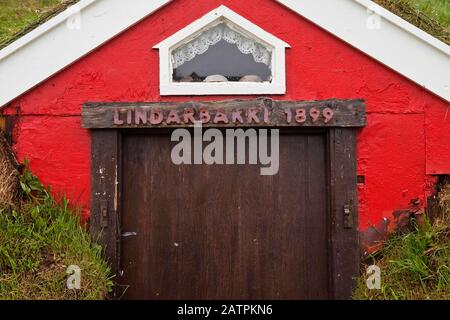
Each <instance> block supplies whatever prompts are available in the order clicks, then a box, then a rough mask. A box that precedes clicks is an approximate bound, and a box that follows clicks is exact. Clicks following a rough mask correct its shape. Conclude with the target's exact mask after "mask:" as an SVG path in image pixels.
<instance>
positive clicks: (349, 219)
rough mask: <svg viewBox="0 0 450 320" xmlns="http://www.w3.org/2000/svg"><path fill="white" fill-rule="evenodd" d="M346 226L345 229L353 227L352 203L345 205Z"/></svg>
mask: <svg viewBox="0 0 450 320" xmlns="http://www.w3.org/2000/svg"><path fill="white" fill-rule="evenodd" d="M344 228H345V229H352V228H353V213H352V206H350V205H345V206H344Z"/></svg>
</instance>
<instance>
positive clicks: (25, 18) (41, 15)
mask: <svg viewBox="0 0 450 320" xmlns="http://www.w3.org/2000/svg"><path fill="white" fill-rule="evenodd" d="M74 2H77V1H73V0H0V48H2V47H5V46H6V45H8V44H10V43H11V42H12V41H13V40H16V39H17V38H19V37H20V36H22V35H24V34H26V33H27V32H29V31H31V30H32V29H34V28H36V27H37V26H38V25H40V24H42V23H43V22H45V21H47V20H48V19H49V18H51V17H53V16H54V15H55V14H57V13H59V12H61V11H62V10H64V9H65V8H66V7H67V6H68V5H69V4H71V3H74Z"/></svg>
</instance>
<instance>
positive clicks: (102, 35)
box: [0, 0, 172, 108]
mask: <svg viewBox="0 0 450 320" xmlns="http://www.w3.org/2000/svg"><path fill="white" fill-rule="evenodd" d="M170 1H172V0H133V4H132V5H130V3H129V2H128V1H123V0H81V1H80V2H79V3H77V4H75V5H73V6H70V7H69V8H67V9H66V10H65V11H63V12H62V13H60V14H58V15H57V16H55V17H54V18H52V19H50V20H49V21H47V22H46V23H44V24H42V25H41V26H39V27H38V28H36V29H35V30H33V31H32V32H30V33H29V34H27V35H25V36H24V37H22V38H20V39H18V40H17V41H15V42H13V43H12V44H10V45H9V46H7V47H6V48H4V49H2V50H0V88H1V90H0V108H1V107H3V106H5V105H6V104H7V103H9V102H11V101H12V100H14V99H15V98H17V97H18V96H20V95H21V94H23V93H25V92H27V91H28V90H30V89H32V88H34V87H35V86H36V85H38V84H39V83H41V82H42V81H44V80H46V79H48V78H49V77H51V76H53V75H54V74H56V73H57V72H59V71H61V70H63V69H64V68H66V67H67V66H69V65H71V64H72V63H74V62H76V61H78V60H79V59H80V58H82V57H83V56H85V55H86V54H88V53H89V52H92V51H93V50H94V49H96V48H98V47H99V46H101V45H102V44H104V43H105V42H107V41H108V40H110V39H112V38H114V37H115V36H117V35H118V34H120V33H121V32H123V31H124V30H127V29H128V28H130V27H131V26H133V25H135V24H136V23H138V22H139V21H141V20H142V19H144V18H145V17H147V16H148V15H150V14H152V13H153V12H155V11H156V10H158V9H160V8H161V7H162V6H164V5H166V4H167V3H169V2H170ZM74 19H75V20H74ZM76 19H78V21H77V20H76ZM77 23H80V24H79V25H77Z"/></svg>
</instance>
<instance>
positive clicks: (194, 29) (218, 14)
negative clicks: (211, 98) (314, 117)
mask: <svg viewBox="0 0 450 320" xmlns="http://www.w3.org/2000/svg"><path fill="white" fill-rule="evenodd" d="M222 21H229V22H231V23H232V24H233V27H235V28H237V29H239V31H240V32H242V33H244V34H246V35H247V36H249V37H251V38H255V39H257V40H258V41H259V42H261V43H264V44H265V45H266V46H267V47H268V48H272V65H271V70H272V77H273V79H272V81H271V82H270V83H269V82H263V83H249V82H226V83H177V82H173V81H172V78H173V67H172V62H171V59H170V57H171V55H172V50H174V49H176V48H177V47H179V46H180V45H182V44H184V43H188V42H189V41H190V40H192V39H193V38H195V37H196V36H197V35H198V34H199V33H201V32H202V31H203V30H205V29H207V28H211V27H213V26H214V25H216V24H218V23H221V22H222ZM154 48H155V49H159V61H160V66H159V67H160V74H159V75H160V84H159V85H160V94H161V95H162V96H168V95H256V94H285V93H286V66H285V56H284V55H285V50H286V48H290V46H289V45H288V44H287V43H286V42H284V41H282V40H280V39H278V38H277V37H275V36H273V35H272V34H270V33H268V32H267V31H265V30H263V29H262V28H260V27H259V26H257V25H255V24H254V23H252V22H250V21H249V20H247V19H245V18H244V17H242V16H240V15H238V14H237V13H235V12H234V11H232V10H230V9H228V8H227V7H225V6H223V5H222V6H220V7H218V8H217V9H214V10H212V11H211V12H209V13H207V14H206V15H204V16H203V17H201V18H200V19H198V20H196V21H194V22H192V23H191V24H189V25H188V26H187V27H185V28H183V29H181V30H180V31H178V32H176V33H175V34H173V35H172V36H170V37H168V38H167V39H165V40H164V41H162V42H161V43H159V44H157V45H156V46H154Z"/></svg>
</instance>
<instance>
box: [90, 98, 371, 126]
mask: <svg viewBox="0 0 450 320" xmlns="http://www.w3.org/2000/svg"><path fill="white" fill-rule="evenodd" d="M199 122H200V123H201V124H202V125H203V126H204V127H363V126H365V124H366V112H365V104H364V101H362V100H326V101H275V100H271V99H266V98H261V99H255V100H229V101H222V102H181V103H179V102H174V103H170V102H160V103H87V104H85V105H84V106H83V121H82V124H83V127H84V128H97V129H100V128H169V127H174V128H177V127H178V128H179V127H192V126H194V125H195V123H199Z"/></svg>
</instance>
